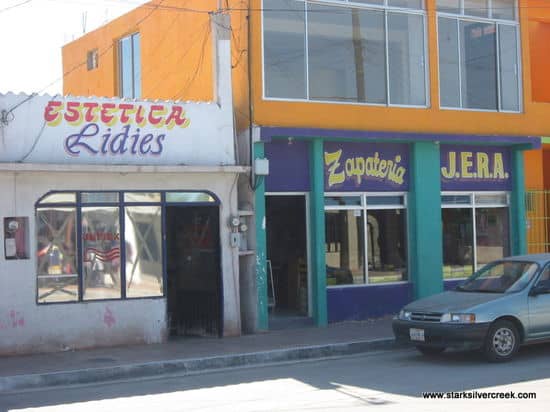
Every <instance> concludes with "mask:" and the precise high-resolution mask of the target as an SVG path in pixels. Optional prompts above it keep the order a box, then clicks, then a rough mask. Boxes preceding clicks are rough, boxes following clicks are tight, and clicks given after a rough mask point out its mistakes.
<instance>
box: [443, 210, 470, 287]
mask: <svg viewBox="0 0 550 412" xmlns="http://www.w3.org/2000/svg"><path fill="white" fill-rule="evenodd" d="M441 215H442V223H443V278H445V279H453V278H465V277H468V276H470V275H471V274H472V273H473V272H474V243H473V242H474V232H473V227H474V225H473V214H472V209H458V208H457V209H442V210H441Z"/></svg>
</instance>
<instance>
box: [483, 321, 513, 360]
mask: <svg viewBox="0 0 550 412" xmlns="http://www.w3.org/2000/svg"><path fill="white" fill-rule="evenodd" d="M518 348H519V333H518V328H517V327H516V325H514V324H513V323H512V322H510V321H507V320H499V321H498V322H495V323H494V324H493V325H492V326H491V328H490V329H489V333H488V334H487V338H486V339H485V346H484V352H485V356H486V357H487V360H488V361H489V362H504V361H507V360H510V359H512V357H513V356H514V355H515V354H516V352H517V351H518Z"/></svg>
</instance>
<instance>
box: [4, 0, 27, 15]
mask: <svg viewBox="0 0 550 412" xmlns="http://www.w3.org/2000/svg"><path fill="white" fill-rule="evenodd" d="M31 1H32V0H25V1H22V2H21V3H17V4H14V5H12V6H9V7H5V8H3V9H0V13H3V12H5V11H8V10H11V9H15V8H16V7H21V6H24V5H25V4H28V3H30V2H31Z"/></svg>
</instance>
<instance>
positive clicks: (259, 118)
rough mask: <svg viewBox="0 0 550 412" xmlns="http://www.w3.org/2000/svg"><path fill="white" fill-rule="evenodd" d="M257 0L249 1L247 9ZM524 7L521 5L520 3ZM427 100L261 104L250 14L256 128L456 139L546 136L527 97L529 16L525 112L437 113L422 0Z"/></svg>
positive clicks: (538, 109) (431, 41)
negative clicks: (405, 104) (420, 104)
mask: <svg viewBox="0 0 550 412" xmlns="http://www.w3.org/2000/svg"><path fill="white" fill-rule="evenodd" d="M260 1H261V0H251V3H252V9H253V10H258V9H259V8H260V7H261V4H260ZM520 1H521V2H522V3H525V0H520ZM426 3H427V7H428V48H429V56H428V57H429V61H430V72H429V79H430V100H431V107H429V108H427V109H416V108H396V107H373V106H361V105H343V104H327V103H313V102H280V101H265V100H262V88H263V86H262V64H261V58H260V56H261V27H260V21H261V20H260V13H259V12H257V11H255V12H252V27H253V28H252V30H253V35H252V47H253V49H252V54H253V56H254V58H253V59H252V61H253V66H252V74H253V96H254V98H253V105H254V121H255V123H257V124H259V125H266V126H274V125H277V126H286V127H316V128H333V129H353V130H361V129H363V130H381V131H382V130H383V131H388V130H389V131H403V132H432V133H460V134H500V135H535V136H538V135H549V134H550V124H549V123H548V122H547V120H546V119H548V117H550V105H547V104H534V103H533V101H532V98H531V80H530V73H531V68H530V57H529V42H528V39H529V36H528V34H529V31H528V20H527V18H528V14H527V12H526V10H525V9H524V8H521V11H520V24H521V37H522V39H523V41H522V58H523V86H524V87H523V88H524V96H523V97H524V113H521V114H512V113H487V112H475V111H464V110H441V109H440V108H439V97H438V96H439V89H438V64H437V62H438V55H437V33H436V15H435V0H427V1H426Z"/></svg>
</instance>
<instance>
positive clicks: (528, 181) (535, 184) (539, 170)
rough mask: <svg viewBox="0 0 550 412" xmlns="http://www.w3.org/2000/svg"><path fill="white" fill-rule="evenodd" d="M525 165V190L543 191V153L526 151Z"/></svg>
mask: <svg viewBox="0 0 550 412" xmlns="http://www.w3.org/2000/svg"><path fill="white" fill-rule="evenodd" d="M523 156H524V157H523V159H524V164H525V189H526V190H543V189H544V176H543V151H542V149H539V150H526V151H525V152H524V154H523Z"/></svg>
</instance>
